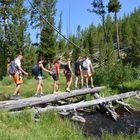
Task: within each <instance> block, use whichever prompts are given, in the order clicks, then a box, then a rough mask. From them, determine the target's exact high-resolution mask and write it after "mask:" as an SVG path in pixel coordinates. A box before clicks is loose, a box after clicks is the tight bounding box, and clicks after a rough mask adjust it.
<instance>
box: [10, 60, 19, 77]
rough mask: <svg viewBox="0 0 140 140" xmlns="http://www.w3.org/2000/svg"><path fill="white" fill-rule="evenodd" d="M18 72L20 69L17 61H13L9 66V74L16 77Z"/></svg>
mask: <svg viewBox="0 0 140 140" xmlns="http://www.w3.org/2000/svg"><path fill="white" fill-rule="evenodd" d="M17 71H18V67H17V65H16V63H15V61H11V63H10V64H9V74H10V75H14V74H15V73H16V72H17Z"/></svg>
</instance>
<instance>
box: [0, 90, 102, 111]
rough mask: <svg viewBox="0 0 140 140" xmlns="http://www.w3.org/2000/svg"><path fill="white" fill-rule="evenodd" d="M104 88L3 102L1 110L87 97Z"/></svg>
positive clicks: (0, 104) (0, 105) (0, 106)
mask: <svg viewBox="0 0 140 140" xmlns="http://www.w3.org/2000/svg"><path fill="white" fill-rule="evenodd" d="M104 88H105V87H95V88H93V89H91V88H85V89H80V90H73V91H71V93H68V92H63V93H60V94H50V95H46V96H42V97H30V98H26V99H20V100H11V101H1V102H0V108H4V109H18V108H24V107H28V106H34V105H38V104H43V103H50V102H54V101H58V100H61V99H66V98H70V97H75V96H80V95H85V94H89V93H96V92H100V91H101V90H102V89H104Z"/></svg>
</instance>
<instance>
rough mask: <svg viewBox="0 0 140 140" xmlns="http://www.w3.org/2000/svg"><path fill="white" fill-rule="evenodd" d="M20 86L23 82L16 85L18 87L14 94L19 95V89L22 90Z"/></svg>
mask: <svg viewBox="0 0 140 140" xmlns="http://www.w3.org/2000/svg"><path fill="white" fill-rule="evenodd" d="M20 88H21V84H18V85H17V86H16V89H15V91H14V93H13V95H14V96H16V95H18V93H19V91H20Z"/></svg>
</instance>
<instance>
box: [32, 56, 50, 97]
mask: <svg viewBox="0 0 140 140" xmlns="http://www.w3.org/2000/svg"><path fill="white" fill-rule="evenodd" d="M44 61H45V58H44V57H43V56H39V57H38V61H37V64H35V65H34V68H33V70H32V73H33V75H34V76H35V79H36V80H37V88H36V93H35V96H38V97H39V96H43V95H44V94H43V85H44V83H43V71H46V72H48V73H50V74H51V71H49V70H48V69H46V68H45V67H44Z"/></svg>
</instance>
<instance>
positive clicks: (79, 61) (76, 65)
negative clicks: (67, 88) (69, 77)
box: [74, 57, 83, 89]
mask: <svg viewBox="0 0 140 140" xmlns="http://www.w3.org/2000/svg"><path fill="white" fill-rule="evenodd" d="M82 61H83V59H82V58H81V57H78V59H77V60H76V62H75V63H74V71H75V77H76V78H75V89H77V88H78V80H79V77H80V80H81V87H83V74H82V67H81V64H82Z"/></svg>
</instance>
